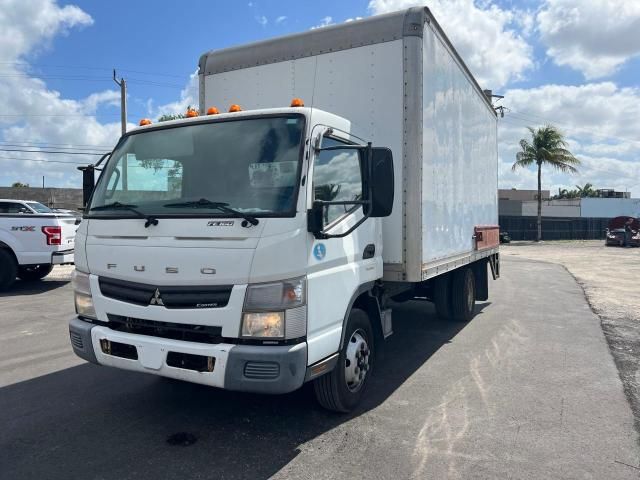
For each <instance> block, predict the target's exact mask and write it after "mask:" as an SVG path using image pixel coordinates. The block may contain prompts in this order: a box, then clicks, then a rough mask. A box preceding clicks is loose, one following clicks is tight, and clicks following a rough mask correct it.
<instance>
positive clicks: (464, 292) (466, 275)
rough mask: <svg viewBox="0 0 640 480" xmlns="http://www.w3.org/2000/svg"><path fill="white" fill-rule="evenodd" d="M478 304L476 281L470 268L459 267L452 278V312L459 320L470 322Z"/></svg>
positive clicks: (454, 317) (453, 316)
mask: <svg viewBox="0 0 640 480" xmlns="http://www.w3.org/2000/svg"><path fill="white" fill-rule="evenodd" d="M475 305H476V282H475V277H474V275H473V271H472V270H471V269H470V268H459V269H457V270H455V271H454V272H453V278H452V279H451V312H452V318H453V319H454V320H456V321H458V322H468V321H469V320H471V319H472V318H473V313H474V310H475Z"/></svg>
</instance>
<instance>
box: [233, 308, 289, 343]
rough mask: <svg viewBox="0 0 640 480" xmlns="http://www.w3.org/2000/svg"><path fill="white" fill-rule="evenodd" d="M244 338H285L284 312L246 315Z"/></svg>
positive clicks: (244, 317)
mask: <svg viewBox="0 0 640 480" xmlns="http://www.w3.org/2000/svg"><path fill="white" fill-rule="evenodd" d="M242 336H243V337H260V338H284V312H260V313H244V314H243V315H242Z"/></svg>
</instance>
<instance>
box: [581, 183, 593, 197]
mask: <svg viewBox="0 0 640 480" xmlns="http://www.w3.org/2000/svg"><path fill="white" fill-rule="evenodd" d="M576 188H577V189H578V196H579V197H582V198H585V197H595V196H597V194H598V192H596V191H595V190H594V189H593V184H591V183H585V184H584V187H581V186H580V185H576Z"/></svg>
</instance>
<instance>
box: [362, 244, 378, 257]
mask: <svg viewBox="0 0 640 480" xmlns="http://www.w3.org/2000/svg"><path fill="white" fill-rule="evenodd" d="M375 254H376V246H375V245H374V244H373V243H370V244H369V245H367V246H366V247H364V252H363V253H362V258H363V260H366V259H367V258H373V256H374V255H375Z"/></svg>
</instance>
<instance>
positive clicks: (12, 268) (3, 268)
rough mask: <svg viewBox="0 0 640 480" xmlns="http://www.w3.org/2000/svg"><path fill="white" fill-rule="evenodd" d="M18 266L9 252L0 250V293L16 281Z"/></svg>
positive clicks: (3, 249)
mask: <svg viewBox="0 0 640 480" xmlns="http://www.w3.org/2000/svg"><path fill="white" fill-rule="evenodd" d="M17 274H18V264H17V262H16V259H15V258H14V256H13V255H12V254H11V252H10V251H9V250H7V249H5V248H1V249H0V291H2V290H6V289H7V288H9V287H10V286H11V285H12V284H13V282H15V281H16V275H17Z"/></svg>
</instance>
